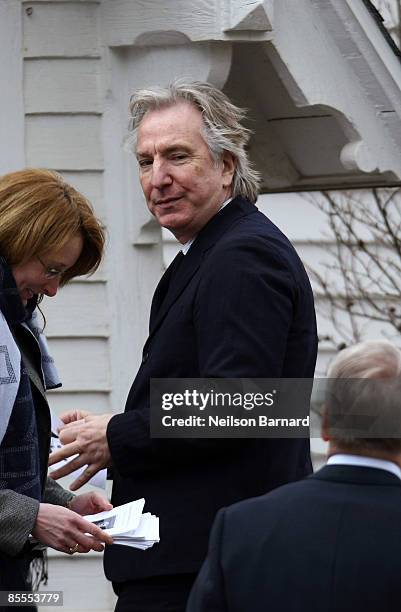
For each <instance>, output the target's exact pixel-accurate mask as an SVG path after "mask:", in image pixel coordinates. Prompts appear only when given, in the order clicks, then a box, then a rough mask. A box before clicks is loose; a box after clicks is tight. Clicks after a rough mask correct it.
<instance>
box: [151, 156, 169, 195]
mask: <svg viewBox="0 0 401 612" xmlns="http://www.w3.org/2000/svg"><path fill="white" fill-rule="evenodd" d="M151 181H152V187H155V188H156V189H161V188H163V187H167V186H168V185H171V183H172V182H173V178H172V176H171V174H170V172H169V168H168V164H166V163H165V161H163V160H160V161H159V160H154V161H153V165H152V176H151Z"/></svg>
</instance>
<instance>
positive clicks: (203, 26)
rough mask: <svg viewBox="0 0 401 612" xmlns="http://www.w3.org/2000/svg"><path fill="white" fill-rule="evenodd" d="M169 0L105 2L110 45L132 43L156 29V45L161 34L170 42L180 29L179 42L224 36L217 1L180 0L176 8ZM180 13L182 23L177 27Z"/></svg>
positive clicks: (105, 27) (104, 21) (105, 33)
mask: <svg viewBox="0 0 401 612" xmlns="http://www.w3.org/2000/svg"><path fill="white" fill-rule="evenodd" d="M169 4H170V3H169V2H166V0H152V2H151V6H150V3H149V2H146V0H140V1H139V2H132V0H112V1H109V2H103V3H102V26H103V38H104V40H105V41H106V43H107V44H108V45H110V46H115V45H131V44H132V43H133V42H135V41H136V39H137V37H138V36H140V35H141V33H143V32H147V31H150V32H152V31H153V32H155V33H157V34H156V35H155V37H154V40H155V44H160V40H161V33H165V32H167V35H166V34H164V36H165V39H166V40H168V39H169V37H168V34H169V33H170V41H171V40H177V38H175V39H174V34H175V33H176V32H177V30H179V32H180V33H181V34H180V38H179V39H178V40H179V42H182V41H184V40H185V37H186V36H187V37H188V38H189V39H190V40H194V41H195V40H211V39H213V36H214V34H216V35H217V34H219V35H220V36H221V24H220V23H219V17H218V15H220V11H219V8H217V11H218V12H217V13H216V5H218V3H217V2H216V0H176V1H175V2H174V10H173V11H172V10H171V6H170V5H169ZM177 16H179V26H178V27H177V25H178V24H177Z"/></svg>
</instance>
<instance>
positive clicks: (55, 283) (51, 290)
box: [43, 276, 60, 297]
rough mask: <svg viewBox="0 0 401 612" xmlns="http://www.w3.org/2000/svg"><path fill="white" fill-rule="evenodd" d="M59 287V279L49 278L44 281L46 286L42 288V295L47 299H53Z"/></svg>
mask: <svg viewBox="0 0 401 612" xmlns="http://www.w3.org/2000/svg"><path fill="white" fill-rule="evenodd" d="M59 287H60V277H59V276H56V277H55V278H49V279H47V281H46V285H45V286H44V288H43V293H44V294H45V295H47V296H48V297H54V296H55V295H56V294H57V291H58V288H59Z"/></svg>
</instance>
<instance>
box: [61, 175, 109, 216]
mask: <svg viewBox="0 0 401 612" xmlns="http://www.w3.org/2000/svg"><path fill="white" fill-rule="evenodd" d="M62 175H63V177H64V178H65V180H66V181H67V183H70V184H71V185H72V186H73V187H75V189H77V190H78V191H80V192H81V193H82V194H83V195H84V196H85V197H86V198H88V200H89V201H90V203H91V204H92V206H93V208H94V210H95V213H96V215H97V216H98V217H99V218H100V219H101V220H102V222H103V223H105V222H106V210H105V202H104V197H103V172H102V171H101V170H84V171H83V172H73V171H68V170H63V172H62Z"/></svg>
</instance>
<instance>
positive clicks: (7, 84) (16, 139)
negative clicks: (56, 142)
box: [0, 0, 25, 174]
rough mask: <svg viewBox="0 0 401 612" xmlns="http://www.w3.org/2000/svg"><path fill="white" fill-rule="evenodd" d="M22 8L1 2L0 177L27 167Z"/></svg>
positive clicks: (11, 1) (3, 0) (14, 3)
mask: <svg viewBox="0 0 401 612" xmlns="http://www.w3.org/2000/svg"><path fill="white" fill-rule="evenodd" d="M21 47H22V31H21V7H20V3H19V2H16V1H15V0H1V2H0V58H1V60H0V83H1V84H2V87H1V96H0V174H5V173H6V172H10V171H12V170H18V169H19V168H22V167H23V166H24V165H25V155H24V105H23V104H24V103H23V66H22V57H21V51H20V50H21Z"/></svg>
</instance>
